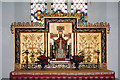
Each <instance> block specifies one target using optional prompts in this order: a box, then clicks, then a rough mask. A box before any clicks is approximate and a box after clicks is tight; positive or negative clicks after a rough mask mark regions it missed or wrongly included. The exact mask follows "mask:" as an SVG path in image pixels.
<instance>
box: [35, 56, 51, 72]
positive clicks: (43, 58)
mask: <svg viewBox="0 0 120 80" xmlns="http://www.w3.org/2000/svg"><path fill="white" fill-rule="evenodd" d="M37 59H38V60H39V61H36V62H35V63H37V64H41V69H42V70H44V69H45V68H44V67H45V65H48V64H49V62H48V59H49V58H48V57H46V56H44V55H41V56H39V57H37Z"/></svg>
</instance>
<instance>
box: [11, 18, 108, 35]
mask: <svg viewBox="0 0 120 80" xmlns="http://www.w3.org/2000/svg"><path fill="white" fill-rule="evenodd" d="M78 20H79V19H78ZM15 27H23V28H26V27H27V28H36V27H37V28H44V24H41V23H38V22H36V23H33V22H31V23H30V22H26V23H25V22H23V23H22V22H14V23H12V24H11V27H10V30H11V33H12V34H14V33H15V29H14V28H15ZM98 27H103V28H107V33H108V34H109V33H110V24H109V23H107V22H105V23H103V22H100V23H99V22H97V23H90V22H88V23H82V22H80V23H79V24H78V28H98Z"/></svg>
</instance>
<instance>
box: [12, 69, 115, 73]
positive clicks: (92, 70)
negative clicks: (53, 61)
mask: <svg viewBox="0 0 120 80" xmlns="http://www.w3.org/2000/svg"><path fill="white" fill-rule="evenodd" d="M12 72H13V73H88V72H93V73H94V72H113V71H111V70H103V69H99V70H98V69H80V70H74V69H45V70H17V71H12Z"/></svg>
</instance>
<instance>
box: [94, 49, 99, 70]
mask: <svg viewBox="0 0 120 80" xmlns="http://www.w3.org/2000/svg"><path fill="white" fill-rule="evenodd" d="M94 52H95V53H97V54H98V58H97V64H98V66H97V69H99V68H100V63H99V54H100V51H99V50H97V51H94Z"/></svg>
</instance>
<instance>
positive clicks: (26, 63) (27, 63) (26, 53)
mask: <svg viewBox="0 0 120 80" xmlns="http://www.w3.org/2000/svg"><path fill="white" fill-rule="evenodd" d="M25 53H26V55H27V58H26V69H27V70H28V54H29V52H28V50H26V51H25Z"/></svg>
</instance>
